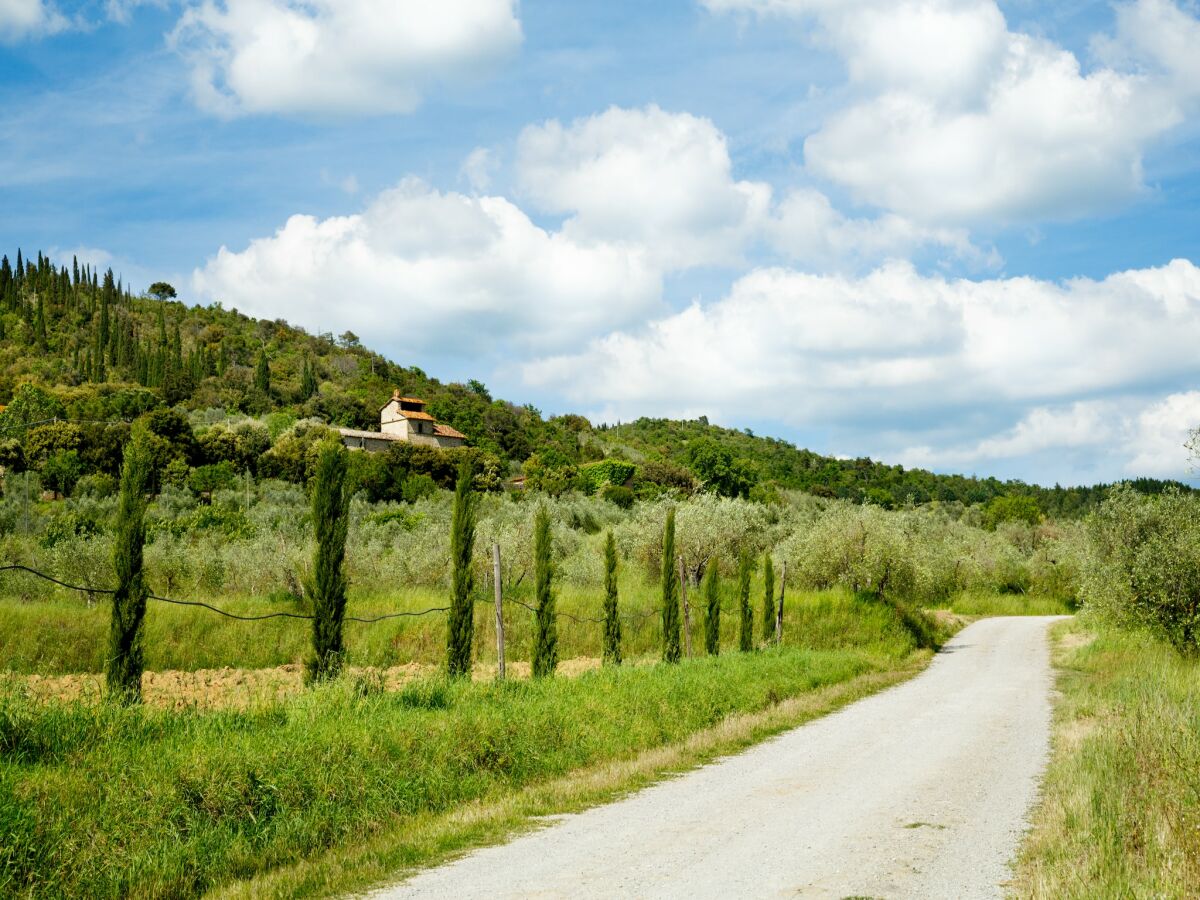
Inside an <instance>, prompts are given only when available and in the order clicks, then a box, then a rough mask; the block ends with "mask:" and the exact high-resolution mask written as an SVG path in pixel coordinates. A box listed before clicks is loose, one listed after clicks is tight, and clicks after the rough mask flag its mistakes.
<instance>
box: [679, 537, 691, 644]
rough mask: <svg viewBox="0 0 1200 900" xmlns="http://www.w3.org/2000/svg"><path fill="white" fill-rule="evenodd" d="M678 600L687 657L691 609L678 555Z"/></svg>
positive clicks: (684, 574)
mask: <svg viewBox="0 0 1200 900" xmlns="http://www.w3.org/2000/svg"><path fill="white" fill-rule="evenodd" d="M679 599H680V600H681V601H682V602H683V639H684V646H685V647H686V648H687V655H688V658H689V659H690V658H691V656H692V608H691V606H689V605H688V598H687V572H685V571H684V568H683V554H682V553H680V554H679Z"/></svg>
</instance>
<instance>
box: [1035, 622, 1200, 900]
mask: <svg viewBox="0 0 1200 900" xmlns="http://www.w3.org/2000/svg"><path fill="white" fill-rule="evenodd" d="M1054 635H1055V662H1056V665H1057V666H1058V667H1059V669H1060V677H1059V689H1060V690H1061V692H1062V696H1061V699H1060V700H1059V702H1058V704H1057V707H1056V714H1055V729H1054V751H1053V756H1052V759H1051V762H1050V767H1049V770H1048V772H1047V775H1046V780H1045V784H1044V788H1043V796H1042V800H1041V803H1040V805H1039V807H1038V808H1037V810H1036V813H1035V815H1034V818H1033V828H1032V831H1031V832H1030V834H1029V836H1028V837H1027V839H1026V842H1025V845H1024V848H1023V850H1022V852H1021V854H1020V857H1019V860H1018V867H1017V878H1016V881H1015V883H1014V885H1013V892H1014V893H1015V894H1016V895H1017V896H1020V897H1037V898H1064V897H1077V898H1081V900H1082V898H1089V900H1091V898H1118V897H1120V898H1124V897H1163V898H1174V897H1179V898H1183V897H1195V896H1197V892H1198V891H1200V661H1198V660H1196V659H1186V658H1183V657H1181V656H1179V655H1178V654H1177V653H1175V651H1173V650H1171V649H1170V648H1169V647H1167V646H1166V645H1164V644H1162V643H1160V642H1157V641H1154V640H1152V639H1151V638H1148V637H1146V636H1143V635H1138V634H1130V633H1125V632H1117V631H1109V630H1096V631H1093V630H1090V629H1089V627H1088V626H1087V625H1085V624H1080V623H1078V622H1074V621H1073V622H1065V623H1062V624H1061V625H1058V626H1056V627H1055V630H1054Z"/></svg>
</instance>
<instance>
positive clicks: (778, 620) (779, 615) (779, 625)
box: [775, 559, 787, 644]
mask: <svg viewBox="0 0 1200 900" xmlns="http://www.w3.org/2000/svg"><path fill="white" fill-rule="evenodd" d="M786 596H787V560H786V559H785V560H784V561H783V565H782V567H781V571H780V573H779V605H778V606H777V607H775V643H776V644H782V643H783V598H784V597H786Z"/></svg>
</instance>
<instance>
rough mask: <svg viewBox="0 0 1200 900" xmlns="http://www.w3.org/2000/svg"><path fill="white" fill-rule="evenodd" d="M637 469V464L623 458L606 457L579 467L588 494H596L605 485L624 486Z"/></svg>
mask: <svg viewBox="0 0 1200 900" xmlns="http://www.w3.org/2000/svg"><path fill="white" fill-rule="evenodd" d="M636 471H637V466H635V465H634V464H633V463H631V462H626V461H625V460H621V459H605V460H601V461H600V462H594V463H588V464H587V465H586V466H582V467H581V468H580V469H579V481H580V484H581V486H582V487H583V490H584V492H585V493H587V494H594V493H596V491H598V490H600V489H601V488H603V487H604V486H605V485H608V486H610V487H621V486H624V485H625V484H626V483H627V482H628V481H629V480H630V479H631V478H633V475H634V473H635V472H636Z"/></svg>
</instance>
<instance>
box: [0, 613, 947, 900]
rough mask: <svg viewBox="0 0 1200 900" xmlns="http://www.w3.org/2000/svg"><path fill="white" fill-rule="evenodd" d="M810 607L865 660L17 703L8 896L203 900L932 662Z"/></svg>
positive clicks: (847, 616) (463, 831)
mask: <svg viewBox="0 0 1200 900" xmlns="http://www.w3.org/2000/svg"><path fill="white" fill-rule="evenodd" d="M812 605H813V607H814V610H816V611H818V612H820V611H821V610H823V611H824V612H823V613H822V615H821V618H827V619H838V618H839V617H840V620H841V623H842V626H843V627H842V628H841V629H840V631H841V634H840V640H841V642H843V643H848V642H850V641H853V640H857V641H858V646H854V647H844V648H841V649H821V650H813V649H801V648H796V647H784V648H776V649H771V650H764V651H759V652H756V653H751V654H736V653H730V654H727V655H724V656H721V657H719V658H706V659H697V660H693V661H688V662H685V663H684V664H682V665H679V666H663V665H653V666H626V667H621V668H620V669H611V668H610V669H604V670H598V671H592V672H587V673H584V674H582V675H580V676H579V677H577V678H556V679H552V680H549V681H541V682H529V681H512V682H508V683H504V684H495V683H475V684H471V683H447V682H445V681H442V680H440V679H422V680H419V681H416V682H414V683H411V684H409V685H407V686H405V687H403V688H402V689H401V690H399V691H396V692H384V691H379V690H377V689H376V687H375V686H374V685H373V683H372V682H370V681H369V680H363V679H354V678H346V679H343V680H342V681H341V682H339V683H335V684H332V685H329V686H326V687H323V688H321V689H318V690H313V691H308V692H305V693H303V694H301V695H299V696H296V697H291V698H287V699H285V700H281V701H274V702H265V703H263V704H262V705H260V706H258V707H256V708H254V709H248V710H232V709H230V710H217V711H204V710H199V709H188V710H183V711H178V710H160V709H153V708H146V707H144V708H134V709H123V708H119V707H116V706H114V705H111V704H105V703H88V702H75V703H58V702H55V703H43V702H38V701H35V700H31V699H30V698H29V697H28V696H26V695H24V692H22V691H21V690H19V689H14V688H13V687H11V686H10V687H9V688H8V689H7V690H6V691H5V692H4V694H3V695H2V696H0V760H2V763H0V830H2V831H3V833H4V834H5V838H6V839H5V841H4V844H3V848H2V849H0V892H2V893H7V894H15V895H18V896H21V895H28V896H63V897H84V896H86V897H128V896H135V897H174V896H194V895H197V894H200V893H203V892H204V891H206V890H209V889H211V888H214V887H217V886H219V885H222V884H225V883H228V882H232V881H236V880H237V879H243V878H249V877H254V876H262V875H265V874H266V873H270V872H271V871H272V870H274V869H276V868H278V867H281V866H283V867H286V866H291V865H295V864H297V863H299V862H300V861H301V860H303V859H306V858H309V857H312V856H314V855H317V856H319V855H320V854H321V853H323V852H325V851H330V850H335V851H337V852H339V853H342V854H345V853H347V852H352V851H353V850H354V848H355V847H360V846H361V845H363V844H364V842H369V841H370V840H371V839H372V838H373V837H378V836H381V835H386V834H389V833H390V834H393V835H405V834H407V830H408V826H409V825H410V824H415V823H417V822H418V821H419V822H423V823H425V825H426V826H428V825H429V822H430V821H431V817H432V818H434V819H436V818H437V817H439V816H444V815H446V814H449V813H453V812H455V811H456V810H461V809H462V808H464V807H465V806H467V805H469V804H479V803H484V804H488V803H496V802H498V801H502V800H504V799H505V798H509V799H511V798H512V797H513V796H514V795H515V794H516V793H517V792H520V791H522V790H524V789H526V788H528V787H531V786H535V785H544V784H546V783H548V782H550V781H553V780H554V779H556V778H560V777H561V776H564V775H566V774H567V773H569V772H572V771H574V770H577V769H580V768H583V767H589V766H596V765H600V764H611V763H620V762H625V763H629V762H630V761H632V760H635V759H636V758H637V756H638V755H639V754H641V753H643V752H645V751H648V750H654V749H656V748H663V747H666V746H670V745H673V744H676V743H678V742H680V741H683V740H685V739H687V738H689V737H690V736H692V735H695V734H696V733H697V732H702V731H704V730H706V729H710V728H712V727H714V726H717V725H718V724H720V723H722V722H723V721H725V720H727V719H728V717H730V716H737V715H741V714H747V713H750V714H754V713H761V712H762V711H764V710H769V709H771V708H773V707H775V706H776V705H777V704H779V703H780V702H781V701H784V700H786V699H788V698H793V697H802V696H805V695H809V694H811V693H813V692H816V691H822V690H827V689H830V688H832V687H834V686H837V685H851V684H854V683H857V684H858V685H860V687H858V688H852V689H850V690H848V692H846V693H845V694H844V696H845V697H850V696H856V695H858V694H861V693H863V692H865V691H866V690H868V689H870V688H871V687H874V686H880V685H882V684H885V683H888V682H890V681H892V680H895V678H898V677H900V676H901V675H902V674H905V673H907V672H911V671H915V668H914V666H917V667H919V663H920V662H921V661H923V660H925V659H927V658H928V656H929V654H928V651H923V650H918V649H917V648H916V646H915V644H914V642H913V640H912V638H911V636H910V635H909V634H908V632H907V630H906V629H905V628H904V627H903V625H901V624H899V623H898V622H897V621H896V616H895V614H894V613H893V612H891V611H890V610H889V609H888V608H886V607H878V608H871V607H869V606H868V605H867V604H864V603H863V602H862V601H858V600H855V599H854V598H850V597H844V596H841V597H832V598H828V597H827V598H818V599H817V600H816V601H815V602H814V603H813V604H812ZM813 633H814V634H815V633H816V631H815V629H814V632H813ZM829 702H830V703H833V702H835V701H833V700H830V701H829ZM817 706H818V707H819V706H820V704H817ZM799 714H800V713H799V712H798V713H797V715H799ZM806 714H807V715H811V714H813V713H812V711H811V710H810V711H809V712H808V713H806ZM785 718H786V717H785ZM762 727H766V726H765V725H764V726H760V728H759V730H761V728H762ZM774 727H776V728H778V727H783V722H782V721H777V722H776V724H775V726H774ZM746 733H747V734H753V733H754V729H753V728H750V729H749V730H748V731H747V732H746ZM740 739H745V736H744V735H743V737H742V738H740ZM636 771H637V768H636V767H634V768H633V769H631V772H636ZM631 777H632V776H631ZM628 781H629V779H625V780H624V781H623V782H620V783H614V784H612V785H610V786H609V788H607V789H619V788H620V787H621V786H623V785H624V784H625V783H626V782H628ZM564 802H568V803H570V802H578V796H577V795H572V796H570V797H568V798H566V799H565V800H564ZM510 819H511V816H510V817H509V819H505V818H504V817H501V819H500V820H499V821H501V822H502V823H503V822H508V825H510V826H511V824H513V822H512V821H510ZM468 825H469V821H468ZM496 827H498V826H496ZM421 834H424V838H422V839H425V838H428V833H420V834H418V835H417V837H420V836H421ZM438 834H439V835H440V837H439V838H438V839H437V840H436V841H432V843H430V844H428V845H425V844H421V843H420V841H418V843H417V845H416V846H408V849H407V850H396V849H395V848H394V847H393V849H392V852H393V853H400V856H401V858H396V859H393V863H395V864H400V863H404V862H407V863H409V864H411V863H412V862H414V861H420V860H421V859H425V858H430V857H432V856H435V855H436V854H437V853H444V852H445V851H446V850H447V849H448V848H450V847H453V846H457V845H460V844H461V843H463V842H464V841H470V840H475V839H478V838H479V836H480V833H479V830H478V828H477V827H476V826H470V827H468V826H464V827H463V828H460V829H457V830H456V829H453V828H451V829H450V830H449V831H447V830H445V828H443V829H442V830H441V831H438ZM401 843H402V844H403V841H402V842H401ZM389 846H391V845H389ZM405 846H407V845H405ZM306 883H307V882H306ZM309 890H310V889H309V888H305V889H304V890H302V891H301V893H304V892H309ZM322 890H324V888H322Z"/></svg>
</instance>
